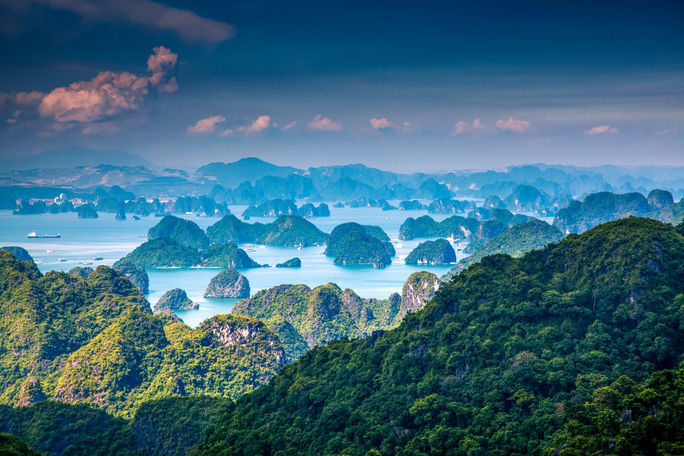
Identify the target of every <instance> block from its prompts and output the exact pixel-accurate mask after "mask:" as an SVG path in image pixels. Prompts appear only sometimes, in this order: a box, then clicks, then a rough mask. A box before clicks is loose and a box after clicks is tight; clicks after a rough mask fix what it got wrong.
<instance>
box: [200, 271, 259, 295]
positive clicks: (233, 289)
mask: <svg viewBox="0 0 684 456" xmlns="http://www.w3.org/2000/svg"><path fill="white" fill-rule="evenodd" d="M249 291H250V289H249V281H248V280H247V278H246V277H245V276H243V275H242V274H240V273H239V272H237V271H236V270H235V269H226V270H224V271H221V272H220V273H219V274H218V275H216V276H215V277H214V278H213V279H211V282H209V286H208V287H207V289H206V290H205V291H204V297H205V298H249Z"/></svg>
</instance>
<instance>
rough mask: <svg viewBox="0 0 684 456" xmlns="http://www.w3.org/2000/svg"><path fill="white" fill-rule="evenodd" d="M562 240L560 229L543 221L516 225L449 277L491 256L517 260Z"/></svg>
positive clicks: (458, 267)
mask: <svg viewBox="0 0 684 456" xmlns="http://www.w3.org/2000/svg"><path fill="white" fill-rule="evenodd" d="M561 239H563V233H561V232H560V230H559V229H558V228H556V227H554V226H551V225H549V224H548V223H546V222H543V221H541V220H534V221H531V222H527V223H521V224H520V225H514V226H512V227H511V228H509V229H507V230H506V231H504V232H503V233H501V234H500V235H498V236H496V237H495V238H493V239H491V240H489V241H488V242H486V243H485V244H484V245H482V246H481V247H479V248H476V249H475V250H474V251H473V253H472V254H471V255H470V256H469V257H467V258H464V259H463V260H461V261H460V263H459V264H458V265H456V266H455V267H454V268H452V269H451V270H450V271H449V273H448V274H447V276H448V277H451V276H452V275H454V274H456V273H458V272H460V271H462V270H463V269H465V268H467V267H468V266H470V265H471V264H475V263H478V262H480V261H482V259H483V258H484V257H486V256H489V255H496V254H505V255H510V256H512V257H514V258H517V257H520V256H522V255H523V254H525V253H527V252H530V251H532V250H535V249H541V248H542V247H544V246H546V245H547V244H551V243H553V242H559V241H560V240H561Z"/></svg>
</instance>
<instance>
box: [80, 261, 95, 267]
mask: <svg viewBox="0 0 684 456" xmlns="http://www.w3.org/2000/svg"><path fill="white" fill-rule="evenodd" d="M81 264H82V265H84V266H90V265H91V264H93V262H92V261H81Z"/></svg>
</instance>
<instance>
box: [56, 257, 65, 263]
mask: <svg viewBox="0 0 684 456" xmlns="http://www.w3.org/2000/svg"><path fill="white" fill-rule="evenodd" d="M57 261H59V262H60V263H66V258H58V259H57Z"/></svg>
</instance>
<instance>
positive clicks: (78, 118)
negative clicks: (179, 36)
mask: <svg viewBox="0 0 684 456" xmlns="http://www.w3.org/2000/svg"><path fill="white" fill-rule="evenodd" d="M177 58H178V56H177V55H176V54H173V53H172V52H171V51H169V50H168V49H167V48H165V47H163V46H159V47H156V48H154V54H153V55H152V56H150V58H149V59H148V68H149V69H150V73H151V74H150V75H149V76H137V75H135V74H132V73H128V72H123V73H114V72H112V71H103V72H101V73H98V74H97V76H95V77H94V78H93V79H91V80H90V81H80V82H74V83H71V84H69V85H68V86H66V87H58V88H56V89H54V90H52V91H51V92H50V93H48V94H47V95H45V96H44V97H42V99H41V100H40V104H39V105H38V113H39V114H40V116H41V117H45V118H50V119H52V120H54V121H56V122H83V123H87V122H95V121H99V120H102V119H104V118H107V117H111V116H114V115H117V114H120V113H122V112H125V111H135V110H138V109H141V108H142V107H143V106H144V103H145V100H146V98H147V96H148V94H149V92H150V89H155V90H156V91H158V92H173V91H175V90H177V89H178V84H177V82H176V79H175V77H172V76H171V74H170V70H172V69H173V67H174V66H175V65H176V62H177ZM31 94H34V95H31ZM36 97H38V95H36V93H35V92H30V93H29V94H27V95H25V96H24V98H26V99H34V98H36Z"/></svg>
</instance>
